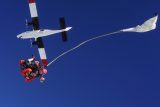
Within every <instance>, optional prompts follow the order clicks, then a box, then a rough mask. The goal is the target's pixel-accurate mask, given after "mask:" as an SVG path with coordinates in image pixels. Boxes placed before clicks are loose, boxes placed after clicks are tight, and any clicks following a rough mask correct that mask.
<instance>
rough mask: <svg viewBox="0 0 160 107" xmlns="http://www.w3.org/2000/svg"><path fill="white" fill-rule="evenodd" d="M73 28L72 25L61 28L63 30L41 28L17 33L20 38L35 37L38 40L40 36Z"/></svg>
mask: <svg viewBox="0 0 160 107" xmlns="http://www.w3.org/2000/svg"><path fill="white" fill-rule="evenodd" d="M71 28H72V27H67V28H65V29H61V30H50V29H40V30H33V31H26V32H24V33H21V34H19V35H17V38H20V39H32V38H35V40H36V39H37V38H39V37H44V36H49V35H53V34H56V33H62V32H67V31H69V30H70V29H71Z"/></svg>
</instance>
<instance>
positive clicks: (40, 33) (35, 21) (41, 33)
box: [17, 0, 72, 66]
mask: <svg viewBox="0 0 160 107" xmlns="http://www.w3.org/2000/svg"><path fill="white" fill-rule="evenodd" d="M27 1H28V3H29V9H30V15H31V18H32V21H31V22H27V21H26V22H27V23H26V25H28V26H32V28H33V30H32V31H25V32H23V33H21V34H19V35H17V38H19V39H33V38H34V39H35V41H34V42H32V43H31V44H32V45H36V46H38V52H39V55H40V59H41V61H42V64H43V65H44V66H47V64H48V61H47V55H46V52H45V46H44V43H43V39H42V37H45V36H49V35H53V34H56V33H62V41H63V42H66V41H67V31H69V30H70V29H71V28H72V27H66V25H65V20H64V17H61V18H59V22H60V28H61V29H60V30H50V29H40V26H39V18H38V12H37V8H36V2H35V0H27Z"/></svg>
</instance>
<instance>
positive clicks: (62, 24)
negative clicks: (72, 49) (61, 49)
mask: <svg viewBox="0 0 160 107" xmlns="http://www.w3.org/2000/svg"><path fill="white" fill-rule="evenodd" d="M59 23H60V27H61V29H64V32H62V41H63V42H66V41H67V40H68V38H67V31H69V30H70V29H71V28H72V27H67V28H66V24H65V19H64V17H61V18H60V19H59Z"/></svg>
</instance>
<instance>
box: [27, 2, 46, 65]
mask: <svg viewBox="0 0 160 107" xmlns="http://www.w3.org/2000/svg"><path fill="white" fill-rule="evenodd" d="M28 2H29V9H30V14H31V18H32V22H31V25H32V26H33V30H39V29H40V27H39V20H38V13H37V8H36V2H35V0H28ZM35 43H36V45H37V46H38V52H39V55H40V58H41V60H42V64H43V65H44V66H47V64H48V61H47V57H46V52H45V49H44V44H43V40H42V38H41V37H39V38H37V40H36V41H35Z"/></svg>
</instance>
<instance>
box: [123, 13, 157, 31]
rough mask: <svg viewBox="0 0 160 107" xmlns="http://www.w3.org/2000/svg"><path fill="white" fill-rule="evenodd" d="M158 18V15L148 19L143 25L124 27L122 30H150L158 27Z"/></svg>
mask: <svg viewBox="0 0 160 107" xmlns="http://www.w3.org/2000/svg"><path fill="white" fill-rule="evenodd" d="M157 20H158V15H156V16H154V17H152V18H150V19H148V20H147V21H145V22H144V23H143V24H142V25H137V26H136V27H132V28H127V29H123V30H121V31H122V32H139V33H143V32H148V31H151V30H154V29H156V23H157Z"/></svg>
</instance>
